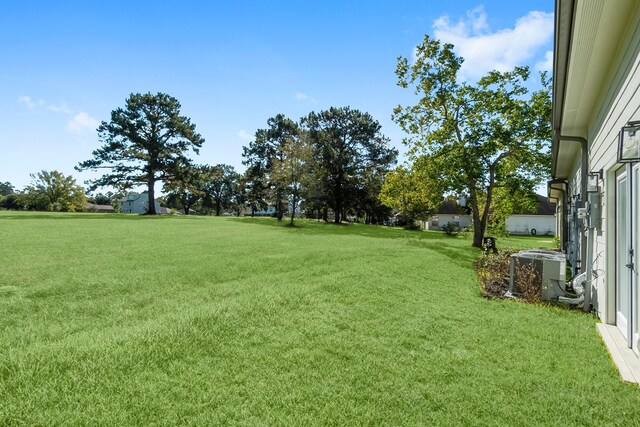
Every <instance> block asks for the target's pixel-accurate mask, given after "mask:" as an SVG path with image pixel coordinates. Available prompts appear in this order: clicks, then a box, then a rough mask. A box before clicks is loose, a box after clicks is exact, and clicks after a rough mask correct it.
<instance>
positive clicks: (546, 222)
mask: <svg viewBox="0 0 640 427" xmlns="http://www.w3.org/2000/svg"><path fill="white" fill-rule="evenodd" d="M506 226H507V231H508V232H509V233H513V234H531V230H534V229H535V230H536V235H539V236H544V235H555V234H556V217H555V216H554V215H511V216H510V217H508V218H507V220H506Z"/></svg>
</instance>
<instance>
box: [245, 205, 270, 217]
mask: <svg viewBox="0 0 640 427" xmlns="http://www.w3.org/2000/svg"><path fill="white" fill-rule="evenodd" d="M275 215H276V207H275V206H274V205H269V206H267V208H266V209H260V210H256V211H254V212H253V213H252V212H251V208H249V209H248V210H247V211H246V212H245V216H275Z"/></svg>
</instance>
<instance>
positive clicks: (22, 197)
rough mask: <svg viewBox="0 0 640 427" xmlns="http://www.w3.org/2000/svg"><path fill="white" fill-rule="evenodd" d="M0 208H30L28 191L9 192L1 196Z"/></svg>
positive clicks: (15, 209)
mask: <svg viewBox="0 0 640 427" xmlns="http://www.w3.org/2000/svg"><path fill="white" fill-rule="evenodd" d="M0 208H2V209H9V210H14V211H18V210H23V209H28V208H29V203H28V200H27V195H26V193H23V192H15V193H11V194H7V195H6V196H0Z"/></svg>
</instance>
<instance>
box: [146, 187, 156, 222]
mask: <svg viewBox="0 0 640 427" xmlns="http://www.w3.org/2000/svg"><path fill="white" fill-rule="evenodd" d="M155 183H156V182H155V180H154V179H153V178H149V179H148V181H147V193H148V195H149V207H148V209H147V214H149V215H155V214H156V213H157V212H156V193H155Z"/></svg>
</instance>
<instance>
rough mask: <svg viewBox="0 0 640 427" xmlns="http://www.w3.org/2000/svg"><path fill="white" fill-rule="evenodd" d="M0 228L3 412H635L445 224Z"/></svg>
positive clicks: (575, 324)
mask: <svg viewBox="0 0 640 427" xmlns="http://www.w3.org/2000/svg"><path fill="white" fill-rule="evenodd" d="M0 241H1V242H2V245H1V246H0V334H1V336H0V425H14V424H15V425H19V424H24V425H74V424H81V425H114V426H115V425H131V424H139V425H152V424H162V425H177V424H191V425H219V424H234V425H251V426H253V425H316V424H317V425H326V424H330V425H354V424H355V425H381V424H383V425H496V426H503V425H514V426H515V425H517V426H521V425H560V426H567V425H576V426H583V425H593V426H603V425H624V426H631V425H638V423H639V422H640V389H639V388H638V387H636V386H633V385H629V384H625V383H623V382H621V380H620V379H619V377H618V374H617V372H616V371H615V369H614V367H613V365H612V362H611V361H610V359H609V357H608V355H607V353H606V350H605V348H604V346H603V344H602V343H601V341H600V339H599V337H598V335H597V332H596V328H595V323H596V319H595V318H594V317H592V316H590V315H585V314H584V313H582V312H581V311H569V310H562V309H558V308H551V307H543V306H533V305H526V304H522V303H518V302H514V301H490V300H486V299H484V298H482V297H480V295H479V290H478V283H477V280H476V278H475V275H474V272H473V263H474V260H475V259H476V257H477V255H478V252H477V251H476V250H474V249H472V248H471V247H470V238H469V237H465V236H462V235H461V236H458V237H456V238H451V237H447V236H444V235H443V234H440V233H433V232H408V231H404V230H399V229H389V228H383V227H372V226H363V225H350V226H335V225H326V224H321V223H315V222H304V223H303V224H302V225H301V226H299V227H295V228H291V227H285V226H282V225H280V224H277V223H276V221H275V220H272V219H260V220H257V219H256V220H252V219H249V218H247V219H244V218H242V219H235V218H210V217H207V218H205V217H158V218H154V217H140V216H120V215H108V214H106V215H100V214H43V213H15V212H0ZM550 245H551V239H549V238H544V237H540V236H537V237H533V238H504V239H499V240H498V246H499V247H505V246H514V247H515V246H517V247H536V246H546V247H548V246H550Z"/></svg>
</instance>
